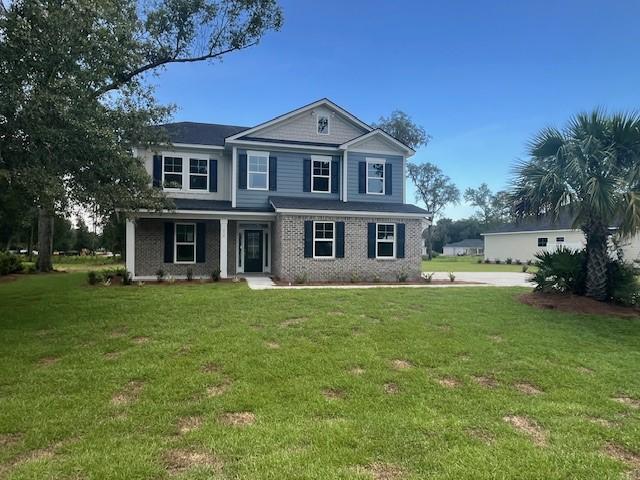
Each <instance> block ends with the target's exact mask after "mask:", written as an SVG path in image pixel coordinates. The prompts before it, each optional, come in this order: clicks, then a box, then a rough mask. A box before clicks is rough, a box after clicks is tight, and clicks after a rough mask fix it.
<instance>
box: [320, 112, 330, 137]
mask: <svg viewBox="0 0 640 480" xmlns="http://www.w3.org/2000/svg"><path fill="white" fill-rule="evenodd" d="M321 117H326V118H327V133H320V132H319V131H318V127H319V126H320V125H319V123H318V122H320V118H321ZM330 134H331V114H330V113H316V135H321V136H324V135H330Z"/></svg>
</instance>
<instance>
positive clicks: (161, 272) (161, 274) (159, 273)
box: [156, 268, 165, 282]
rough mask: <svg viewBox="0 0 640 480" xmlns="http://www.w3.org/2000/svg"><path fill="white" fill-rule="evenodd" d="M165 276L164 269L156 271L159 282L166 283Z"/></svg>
mask: <svg viewBox="0 0 640 480" xmlns="http://www.w3.org/2000/svg"><path fill="white" fill-rule="evenodd" d="M164 276H165V272H164V270H163V269H161V268H159V269H158V270H156V278H157V279H158V281H159V282H164Z"/></svg>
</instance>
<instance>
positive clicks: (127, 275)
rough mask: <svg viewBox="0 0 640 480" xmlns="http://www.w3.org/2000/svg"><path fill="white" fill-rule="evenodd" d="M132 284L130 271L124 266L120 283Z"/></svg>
mask: <svg viewBox="0 0 640 480" xmlns="http://www.w3.org/2000/svg"><path fill="white" fill-rule="evenodd" d="M132 284H133V276H132V275H131V272H129V270H127V269H126V268H125V269H123V272H122V285H132Z"/></svg>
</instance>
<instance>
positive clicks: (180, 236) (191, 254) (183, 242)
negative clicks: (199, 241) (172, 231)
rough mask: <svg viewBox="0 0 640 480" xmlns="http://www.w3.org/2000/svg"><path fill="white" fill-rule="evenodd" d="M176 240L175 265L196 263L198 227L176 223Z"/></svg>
mask: <svg viewBox="0 0 640 480" xmlns="http://www.w3.org/2000/svg"><path fill="white" fill-rule="evenodd" d="M175 240H176V241H175V249H176V251H175V255H174V258H175V259H176V261H175V263H194V262H195V261H196V225H195V224H194V223H176V239H175Z"/></svg>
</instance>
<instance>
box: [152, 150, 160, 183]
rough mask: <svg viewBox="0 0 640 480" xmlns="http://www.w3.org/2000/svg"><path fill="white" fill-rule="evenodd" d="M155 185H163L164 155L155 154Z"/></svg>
mask: <svg viewBox="0 0 640 480" xmlns="http://www.w3.org/2000/svg"><path fill="white" fill-rule="evenodd" d="M153 186H154V187H156V188H160V187H162V155H154V156H153Z"/></svg>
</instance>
